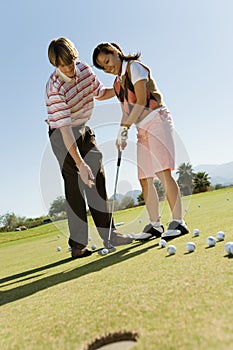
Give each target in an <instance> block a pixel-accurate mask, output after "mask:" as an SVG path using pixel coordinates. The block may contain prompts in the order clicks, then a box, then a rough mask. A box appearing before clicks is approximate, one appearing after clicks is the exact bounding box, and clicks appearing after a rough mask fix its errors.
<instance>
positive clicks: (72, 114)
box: [46, 62, 105, 129]
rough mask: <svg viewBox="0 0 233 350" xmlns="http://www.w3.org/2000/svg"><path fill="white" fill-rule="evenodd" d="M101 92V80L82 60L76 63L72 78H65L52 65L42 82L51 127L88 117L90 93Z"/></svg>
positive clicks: (96, 95)
mask: <svg viewBox="0 0 233 350" xmlns="http://www.w3.org/2000/svg"><path fill="white" fill-rule="evenodd" d="M104 94H105V88H104V86H103V84H102V83H101V82H100V81H99V79H98V78H97V77H96V75H95V74H94V73H93V71H92V70H91V68H90V67H89V66H88V65H87V64H86V63H83V62H77V63H76V76H75V77H74V78H68V77H67V76H65V75H64V74H63V73H62V72H61V71H60V70H59V69H58V68H56V69H55V71H54V72H53V73H52V75H51V76H50V78H49V80H48V82H47V84H46V107H47V113H48V123H49V125H50V127H51V129H57V128H61V127H62V126H68V125H70V126H72V127H73V126H77V125H81V124H84V123H85V122H86V121H87V120H89V119H90V118H91V114H92V110H93V108H94V97H100V96H103V95H104Z"/></svg>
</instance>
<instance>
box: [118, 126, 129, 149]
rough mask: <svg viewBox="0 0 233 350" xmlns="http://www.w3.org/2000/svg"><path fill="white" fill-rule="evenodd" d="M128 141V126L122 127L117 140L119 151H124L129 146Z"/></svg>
mask: <svg viewBox="0 0 233 350" xmlns="http://www.w3.org/2000/svg"><path fill="white" fill-rule="evenodd" d="M127 139H128V127H127V126H120V129H119V132H118V135H117V140H116V146H117V148H118V149H120V150H122V149H124V148H125V147H126V146H127V142H126V140H127Z"/></svg>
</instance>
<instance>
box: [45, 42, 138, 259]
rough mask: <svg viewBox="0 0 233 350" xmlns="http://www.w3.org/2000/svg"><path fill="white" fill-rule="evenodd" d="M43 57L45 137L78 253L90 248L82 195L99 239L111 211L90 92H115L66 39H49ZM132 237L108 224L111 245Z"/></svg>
mask: <svg viewBox="0 0 233 350" xmlns="http://www.w3.org/2000/svg"><path fill="white" fill-rule="evenodd" d="M48 58H49V61H50V63H51V64H52V65H53V66H54V67H55V71H54V72H53V73H52V75H51V76H50V78H49V80H48V82H47V85H46V107H47V113H48V124H49V137H50V142H51V146H52V149H53V152H54V154H55V156H56V158H57V160H58V162H59V165H60V169H61V173H62V176H63V179H64V186H65V197H66V204H67V217H68V226H69V232H70V237H69V245H70V247H71V255H72V257H73V258H82V257H85V256H89V255H91V254H92V252H91V251H90V250H88V248H87V243H88V224H87V215H86V200H87V203H88V206H89V209H90V212H91V214H92V217H93V220H94V223H95V225H96V227H97V230H98V232H99V235H100V236H101V238H102V239H103V242H104V245H105V246H106V245H107V243H108V236H109V229H110V222H111V215H112V213H109V210H108V203H107V194H106V186H105V175H104V170H103V166H102V154H101V152H100V151H99V149H98V147H97V145H96V141H95V135H94V133H93V131H92V130H91V129H90V128H89V127H88V126H87V125H86V123H87V121H88V120H89V119H90V118H91V114H92V110H93V108H94V98H96V99H98V100H105V99H109V98H111V97H113V96H114V95H115V93H114V90H113V88H105V87H104V86H103V84H102V83H101V82H100V81H99V80H98V78H97V77H96V76H95V75H94V73H93V72H92V70H91V68H90V67H89V66H88V65H87V64H86V63H83V62H79V61H78V51H77V49H76V48H75V46H74V44H73V43H72V42H71V41H70V40H69V39H67V38H58V39H55V40H52V41H51V43H50V45H49V48H48ZM85 198H86V200H85ZM132 240H133V239H132V238H131V237H129V236H126V235H125V236H124V235H120V234H119V233H118V232H117V231H116V228H115V226H114V223H113V224H112V230H111V241H110V243H111V245H113V246H117V245H123V244H128V243H131V242H132Z"/></svg>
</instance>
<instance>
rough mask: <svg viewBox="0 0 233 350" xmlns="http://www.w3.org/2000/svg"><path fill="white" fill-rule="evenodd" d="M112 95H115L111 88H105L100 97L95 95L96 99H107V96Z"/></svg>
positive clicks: (110, 96)
mask: <svg viewBox="0 0 233 350" xmlns="http://www.w3.org/2000/svg"><path fill="white" fill-rule="evenodd" d="M114 96H115V91H114V89H113V88H105V94H104V95H102V96H100V97H96V100H99V101H103V100H108V99H109V98H112V97H114Z"/></svg>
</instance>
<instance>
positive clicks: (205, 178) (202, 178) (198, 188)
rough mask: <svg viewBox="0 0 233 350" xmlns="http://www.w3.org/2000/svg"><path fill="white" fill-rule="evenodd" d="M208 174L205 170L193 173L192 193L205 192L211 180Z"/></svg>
mask: <svg viewBox="0 0 233 350" xmlns="http://www.w3.org/2000/svg"><path fill="white" fill-rule="evenodd" d="M209 180H210V176H209V175H208V174H207V173H206V172H205V171H202V172H199V173H196V174H194V178H193V185H194V191H193V192H194V193H199V192H206V191H207V190H208V187H209V186H210V184H211V182H210V181H209Z"/></svg>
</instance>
